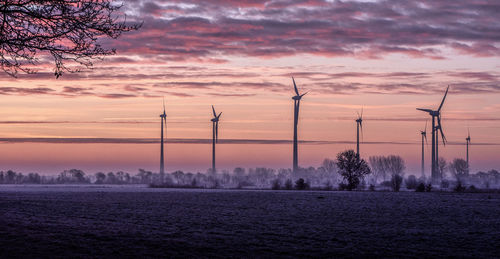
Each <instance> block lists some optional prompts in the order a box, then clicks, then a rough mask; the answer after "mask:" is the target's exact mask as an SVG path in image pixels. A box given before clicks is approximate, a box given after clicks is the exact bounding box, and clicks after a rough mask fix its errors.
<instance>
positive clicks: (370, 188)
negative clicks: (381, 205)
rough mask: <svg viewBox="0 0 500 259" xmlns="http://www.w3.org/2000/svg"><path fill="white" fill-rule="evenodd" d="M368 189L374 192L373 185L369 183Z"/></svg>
mask: <svg viewBox="0 0 500 259" xmlns="http://www.w3.org/2000/svg"><path fill="white" fill-rule="evenodd" d="M368 190H370V191H371V192H374V191H375V185H373V184H370V187H368Z"/></svg>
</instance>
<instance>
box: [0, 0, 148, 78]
mask: <svg viewBox="0 0 500 259" xmlns="http://www.w3.org/2000/svg"><path fill="white" fill-rule="evenodd" d="M120 8H121V5H117V4H115V3H113V0H52V1H48V0H4V1H1V2H0V66H1V68H2V70H3V71H5V72H6V73H7V74H9V75H11V76H14V77H15V76H16V75H17V73H18V72H19V71H23V72H25V73H34V72H35V71H34V70H33V69H32V68H30V67H33V66H35V65H38V64H40V63H41V62H45V61H47V60H46V57H47V56H49V55H50V56H52V58H53V61H54V63H55V69H54V70H55V71H54V75H55V76H56V78H58V77H59V76H61V75H62V73H63V72H64V71H68V72H75V71H78V69H75V68H71V67H68V66H67V64H68V63H73V64H78V65H82V66H84V67H87V68H91V67H92V66H93V63H92V62H93V60H95V59H101V58H102V57H104V56H107V55H112V54H114V53H115V50H114V49H105V48H103V47H101V45H100V44H99V43H98V40H99V39H101V38H103V37H109V38H113V39H116V38H118V37H119V36H120V35H121V34H122V33H123V32H127V31H132V30H137V29H138V28H139V27H140V26H141V24H134V25H130V26H129V25H126V23H125V22H126V20H125V17H124V16H122V17H120V16H119V15H118V14H117V12H118V10H119V9H120ZM44 54H45V55H44Z"/></svg>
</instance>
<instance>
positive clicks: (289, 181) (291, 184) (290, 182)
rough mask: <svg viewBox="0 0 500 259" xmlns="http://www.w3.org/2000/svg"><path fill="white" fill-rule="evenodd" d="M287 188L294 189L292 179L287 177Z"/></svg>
mask: <svg viewBox="0 0 500 259" xmlns="http://www.w3.org/2000/svg"><path fill="white" fill-rule="evenodd" d="M285 189H286V190H291V189H293V183H292V180H291V179H286V181H285Z"/></svg>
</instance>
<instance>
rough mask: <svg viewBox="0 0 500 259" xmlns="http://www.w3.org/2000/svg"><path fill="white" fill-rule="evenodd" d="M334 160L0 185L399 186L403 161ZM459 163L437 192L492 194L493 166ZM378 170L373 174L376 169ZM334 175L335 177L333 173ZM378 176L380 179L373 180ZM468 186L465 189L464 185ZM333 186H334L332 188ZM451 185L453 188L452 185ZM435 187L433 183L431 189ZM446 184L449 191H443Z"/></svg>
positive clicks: (7, 177) (68, 176) (71, 175)
mask: <svg viewBox="0 0 500 259" xmlns="http://www.w3.org/2000/svg"><path fill="white" fill-rule="evenodd" d="M339 158H340V160H339V161H341V163H338V161H334V160H330V159H325V160H324V161H323V163H322V166H320V167H317V168H314V167H308V168H299V169H298V170H297V172H293V171H292V170H291V169H278V170H276V169H271V168H265V167H258V168H249V169H244V168H241V167H237V168H235V169H234V170H233V172H232V173H231V172H229V171H227V170H222V171H220V172H212V171H211V170H208V171H207V172H206V173H200V172H197V173H191V172H183V171H180V170H177V171H174V172H171V173H165V174H159V173H155V172H151V171H148V170H144V169H139V170H138V172H137V173H136V174H130V173H128V172H122V171H118V172H107V173H105V172H97V173H94V174H86V173H85V172H83V171H82V170H78V169H70V170H64V171H62V172H61V173H59V174H57V175H52V176H44V175H39V174H37V173H28V174H22V173H17V172H14V171H12V170H8V171H0V184H96V185H125V184H140V185H147V186H151V187H156V188H229V189H231V188H234V189H273V190H294V189H295V190H307V189H313V190H370V191H374V190H378V189H379V187H381V188H380V189H381V190H388V189H389V190H393V191H398V190H400V188H401V185H402V181H403V179H405V178H403V175H404V168H405V166H404V161H403V160H402V159H401V158H400V157H398V156H386V157H385V156H380V157H377V161H381V162H373V161H374V159H372V162H373V163H380V165H378V168H379V169H378V170H380V171H384V172H386V174H387V175H391V178H390V180H388V181H383V182H381V183H375V180H374V179H375V178H374V177H371V174H369V172H371V170H370V168H369V167H368V165H367V164H366V162H365V161H364V160H362V159H359V158H356V154H355V153H354V151H352V150H350V151H346V152H343V153H339V154H338V159H339ZM463 165H464V163H463V161H460V160H456V161H455V160H454V163H451V164H450V165H448V166H447V167H448V168H449V170H450V171H451V172H452V175H453V176H455V179H443V180H442V181H441V182H440V190H441V191H445V190H449V191H463V192H469V191H470V192H472V191H475V192H488V191H491V192H494V191H495V188H499V187H500V173H499V172H498V171H496V170H490V171H488V172H477V173H476V174H468V169H467V170H466V169H465V168H464V166H463ZM380 171H379V172H380ZM339 176H340V177H339ZM379 179H380V180H381V179H383V177H380V178H379ZM404 183H405V184H406V189H408V190H416V191H431V190H432V188H433V187H434V188H436V186H432V185H431V184H430V183H427V182H425V179H416V177H415V176H413V175H410V176H409V177H408V178H406V179H405V180H404ZM472 185H474V187H473V188H472V189H471V187H470V186H472ZM334 186H335V187H337V186H338V188H334ZM452 187H453V188H452ZM437 188H439V187H437ZM449 188H451V189H449Z"/></svg>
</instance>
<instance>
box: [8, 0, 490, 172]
mask: <svg viewBox="0 0 500 259" xmlns="http://www.w3.org/2000/svg"><path fill="white" fill-rule="evenodd" d="M498 8H500V4H498V3H487V2H481V1H472V2H471V1H433V2H432V3H429V2H424V1H412V2H409V3H407V2H392V1H345V2H340V1H335V2H332V1H326V0H325V1H322V0H317V1H288V0H287V1H266V0H257V1H233V0H228V1H222V2H220V1H198V0H189V1H159V0H156V1H154V0H151V1H146V0H137V1H126V2H124V7H123V9H122V10H123V12H124V13H126V14H127V19H128V22H138V21H143V22H144V24H143V27H142V28H141V29H140V30H138V31H137V32H132V33H127V34H124V35H123V36H122V37H120V38H118V39H117V40H105V41H103V42H102V43H103V45H104V46H106V47H110V48H116V49H117V55H116V56H113V57H109V58H106V59H105V60H104V61H103V62H97V63H96V64H95V68H94V69H93V70H85V71H83V72H81V73H76V74H69V73H66V74H64V75H63V76H62V77H61V78H59V79H57V80H56V79H54V77H53V72H52V71H51V67H50V66H51V64H50V61H49V60H47V59H43V58H42V59H41V60H42V62H43V63H42V64H41V66H40V67H39V71H38V73H37V74H34V75H24V74H20V75H19V78H12V77H9V76H8V75H6V74H5V73H2V74H0V98H1V100H2V102H1V104H0V139H16V138H17V139H18V138H57V139H71V138H119V139H158V138H159V135H160V132H159V131H160V130H159V126H160V125H159V123H160V118H159V117H158V116H159V115H160V113H161V112H162V98H163V96H165V99H166V106H167V107H166V108H167V116H168V117H167V125H168V131H167V137H168V139H210V138H211V122H210V118H211V108H210V106H211V105H215V106H216V108H217V111H222V112H223V115H222V118H221V125H220V139H221V140H224V139H242V140H286V141H291V139H292V135H293V128H292V126H293V114H292V113H293V101H292V99H291V97H292V96H293V95H294V92H293V84H292V80H291V76H294V77H295V80H296V82H297V85H298V87H299V89H300V91H301V92H305V91H309V93H308V94H307V95H306V96H305V97H304V98H303V100H302V102H301V110H300V115H299V116H300V120H299V140H301V141H331V142H334V143H329V144H318V145H312V144H305V143H302V144H301V145H300V147H299V164H300V165H301V166H303V167H307V166H316V167H317V166H319V163H320V162H321V160H323V159H324V158H334V156H335V155H336V154H337V153H338V152H340V151H342V150H343V149H347V148H349V149H355V144H352V142H353V141H355V127H356V123H355V119H356V116H357V115H356V111H359V110H360V109H361V108H362V107H363V109H364V121H363V122H364V125H363V126H364V133H363V135H364V136H363V140H364V141H365V142H367V143H364V144H362V145H361V153H362V155H363V157H364V158H367V157H365V154H366V155H389V154H401V155H402V156H403V158H404V159H405V160H406V162H407V167H408V170H407V171H408V173H413V174H415V175H419V168H420V167H419V163H420V130H421V129H422V128H423V127H424V125H425V121H426V120H428V119H429V118H428V117H429V116H428V115H427V114H424V113H423V112H419V111H417V110H416V109H415V108H417V107H418V108H436V107H437V106H438V105H439V102H440V100H441V98H442V95H443V93H444V90H445V88H446V86H448V85H450V93H449V95H448V99H447V101H446V103H445V105H444V107H443V127H444V130H445V134H446V137H447V139H448V141H449V142H450V145H447V146H446V147H443V146H442V144H441V145H440V155H442V156H443V157H445V158H446V159H447V160H448V161H450V160H451V159H453V158H463V157H465V138H466V137H467V130H468V129H470V131H471V138H472V146H471V166H472V170H474V171H477V170H489V169H500V161H498V159H497V154H499V153H500V146H498V145H496V143H500V134H499V133H498V128H499V127H500V116H498V115H497V114H499V112H500V104H499V102H498V100H499V97H500V86H499V82H500V72H499V68H500V61H499V59H498V57H499V56H500V45H499V43H498V40H499V39H500V19H499V18H498V17H497V15H496V13H495V11H494V10H498ZM415 21H418V22H415ZM429 140H430V139H429ZM21 142H22V143H21ZM41 142H44V141H41ZM45 142H47V143H40V142H39V143H25V142H23V141H18V142H13V141H10V142H9V141H4V142H0V147H1V150H2V151H1V154H0V155H1V156H2V158H1V159H0V165H1V168H0V170H8V169H11V168H12V169H17V170H20V171H23V172H27V171H29V170H37V166H38V168H41V169H39V170H40V171H41V172H52V171H58V170H61V169H62V168H65V167H70V166H72V167H77V168H82V169H86V168H87V170H94V171H99V170H114V171H117V170H128V171H131V172H135V171H136V170H137V168H138V167H139V166H140V167H142V168H145V169H148V170H152V171H158V170H159V145H155V144H151V143H149V144H147V143H146V144H145V143H122V144H118V143H101V144H98V143H64V144H63V143H59V144H57V143H49V142H48V141H45ZM222 142H224V141H222ZM338 142H341V143H338ZM369 143H378V144H369ZM391 143H392V144H391ZM399 143H410V144H408V145H402V144H399ZM461 143H463V148H462V146H461ZM487 144H488V145H487ZM183 145H184V146H183ZM259 145H260V146H259ZM120 147H121V148H120ZM103 148H109V152H105V151H104V150H103ZM218 148H220V155H218V158H217V159H218V162H217V164H218V165H219V166H218V167H220V168H223V169H228V168H231V167H233V166H239V165H241V166H245V167H257V166H269V167H275V168H277V167H286V168H290V167H291V166H292V154H291V152H292V145H291V143H279V144H270V143H260V144H256V143H238V144H234V143H233V144H223V143H222V144H221V145H219V146H218ZM172 149H174V150H178V151H175V153H173V151H172ZM192 149H196V151H193V150H192ZM205 149H207V150H209V149H208V144H206V148H205V144H193V143H184V144H183V143H175V144H173V143H168V144H167V146H166V168H167V170H168V171H171V170H176V169H181V170H200V171H201V170H202V169H203V168H205V169H206V168H209V167H210V162H209V160H210V156H211V155H210V151H206V154H205V151H203V150H205ZM246 149H248V152H245V150H246ZM365 150H366V152H365ZM429 151H430V150H427V151H426V152H427V154H426V155H427V156H426V166H427V173H429V169H430V165H429V162H430V161H429V159H430V154H428V152H429ZM259 154H265V156H259ZM44 161H45V162H46V163H45V162H44ZM207 161H208V162H207ZM58 162H59V163H58ZM169 163H170V164H169ZM238 163H239V164H238ZM205 164H206V165H205ZM99 168H102V169H99ZM112 168H116V169H112ZM66 169H68V168H66ZM55 173H57V172H55ZM89 173H93V172H89Z"/></svg>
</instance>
